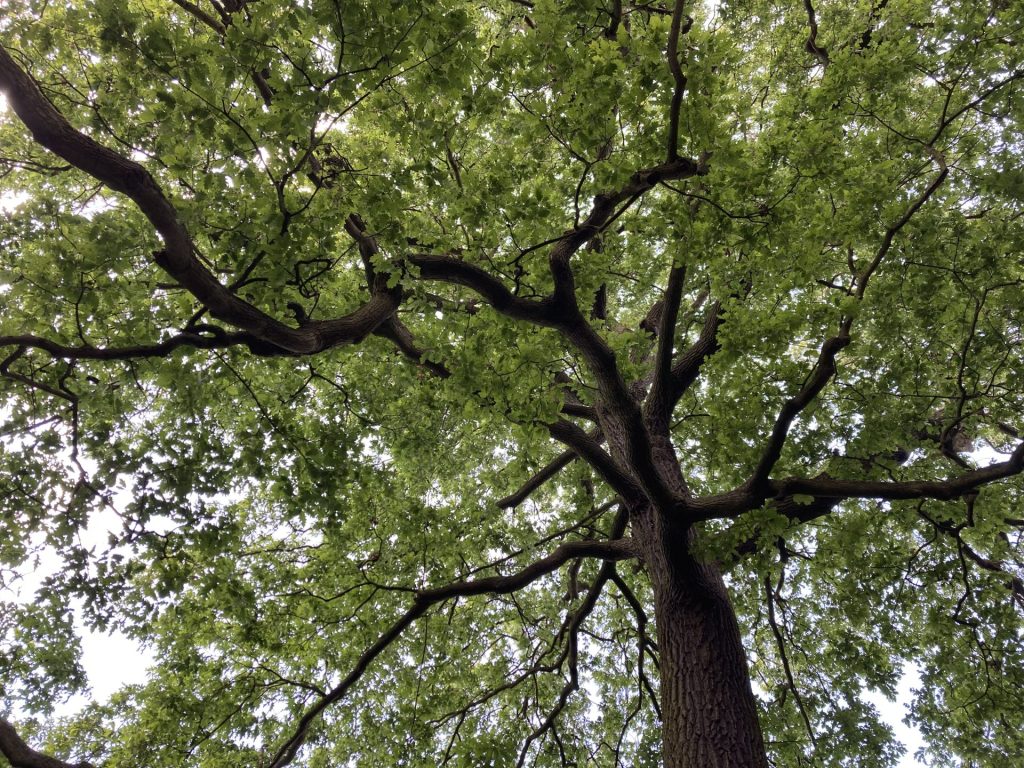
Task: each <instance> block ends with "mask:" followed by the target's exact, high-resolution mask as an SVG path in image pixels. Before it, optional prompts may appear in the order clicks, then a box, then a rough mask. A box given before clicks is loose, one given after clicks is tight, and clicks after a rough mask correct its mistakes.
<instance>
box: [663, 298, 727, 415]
mask: <svg viewBox="0 0 1024 768" xmlns="http://www.w3.org/2000/svg"><path fill="white" fill-rule="evenodd" d="M721 324H722V305H721V303H720V302H717V301H716V302H714V303H713V304H712V305H711V306H710V307H709V308H708V316H707V318H706V319H705V320H704V327H703V328H702V329H701V332H700V336H698V337H697V340H696V341H695V342H694V343H693V344H692V345H691V346H690V348H689V349H687V350H686V351H685V352H684V353H683V354H682V355H681V356H680V357H679V360H678V361H677V362H676V364H675V365H674V366H672V371H671V380H670V382H669V386H668V394H667V399H668V408H669V410H670V411H671V410H672V408H674V407H675V405H676V403H678V402H679V399H680V398H681V397H682V396H683V395H684V394H685V393H686V391H687V390H688V389H689V388H690V386H691V385H692V384H693V382H694V381H696V380H697V376H698V374H699V373H700V368H701V366H702V365H703V364H704V361H705V360H707V359H708V358H709V357H711V355H713V354H714V353H715V352H716V351H718V327H719V326H720V325H721Z"/></svg>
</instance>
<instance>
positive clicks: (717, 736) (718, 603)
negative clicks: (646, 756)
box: [633, 514, 768, 768]
mask: <svg viewBox="0 0 1024 768" xmlns="http://www.w3.org/2000/svg"><path fill="white" fill-rule="evenodd" d="M653 517H654V515H653V514H650V517H648V518H647V519H646V520H642V521H639V520H636V518H634V520H635V521H636V522H639V523H640V524H639V525H636V524H634V529H633V530H634V534H635V535H639V536H640V538H641V539H645V540H646V541H643V542H642V543H641V546H642V549H644V550H646V552H645V555H646V556H645V558H644V559H645V561H646V564H647V567H648V569H649V571H650V576H651V581H652V583H653V586H654V594H655V620H656V623H657V628H658V648H659V656H660V664H661V666H660V678H661V713H662V754H663V759H664V765H665V768H767V767H768V759H767V756H766V754H765V749H764V739H763V737H762V735H761V726H760V723H759V722H758V719H757V707H756V704H755V701H754V694H753V691H752V690H751V687H750V673H749V670H748V668H747V659H746V654H745V652H744V649H743V641H742V638H741V636H740V630H739V625H738V624H737V622H736V614H735V612H734V611H733V608H732V604H731V602H730V600H729V595H728V592H727V590H726V588H725V583H724V582H723V580H722V576H721V573H720V572H719V571H718V569H717V568H716V567H715V566H714V565H710V564H703V563H700V562H698V561H697V560H696V559H695V558H694V557H693V556H692V555H691V554H690V549H691V547H692V544H693V534H692V533H690V532H686V533H681V534H680V535H679V536H677V537H676V541H675V546H672V545H667V544H666V543H665V542H666V538H663V537H660V536H657V534H656V531H657V529H658V528H659V527H660V526H658V525H657V523H655V521H654V520H653V519H652V518H653ZM645 523H646V524H645ZM644 544H646V545H648V546H644Z"/></svg>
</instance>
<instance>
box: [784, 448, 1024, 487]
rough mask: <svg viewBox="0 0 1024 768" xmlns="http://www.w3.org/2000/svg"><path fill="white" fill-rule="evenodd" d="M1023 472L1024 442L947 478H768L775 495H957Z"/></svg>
mask: <svg viewBox="0 0 1024 768" xmlns="http://www.w3.org/2000/svg"><path fill="white" fill-rule="evenodd" d="M1021 472H1024V443H1021V444H1020V445H1018V446H1017V448H1016V449H1015V450H1014V452H1013V453H1012V454H1011V456H1010V458H1009V459H1007V460H1006V461H1001V462H997V463H995V464H990V465H989V466H987V467H982V468H981V469H975V470H972V471H971V472H965V473H964V474H962V475H959V476H957V477H953V478H950V479H948V480H907V481H903V482H892V481H881V480H842V479H838V478H831V477H827V476H821V477H812V478H801V477H790V478H786V479H784V480H772V481H770V482H769V487H770V490H771V493H772V494H774V495H775V496H777V497H786V496H792V495H794V494H805V495H808V496H814V497H824V498H830V499H854V498H860V499H887V500H897V499H944V500H949V499H956V498H959V497H960V496H963V495H964V494H965V493H970V492H971V491H974V490H976V489H977V488H979V487H980V486H983V485H987V484H989V483H994V482H996V481H998V480H1005V479H1006V478H1008V477H1013V476H1014V475H1018V474H1020V473H1021Z"/></svg>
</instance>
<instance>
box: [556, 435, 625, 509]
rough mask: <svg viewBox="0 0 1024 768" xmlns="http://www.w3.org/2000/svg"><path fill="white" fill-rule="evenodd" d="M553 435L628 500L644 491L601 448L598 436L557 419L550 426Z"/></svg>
mask: <svg viewBox="0 0 1024 768" xmlns="http://www.w3.org/2000/svg"><path fill="white" fill-rule="evenodd" d="M548 430H549V431H550V432H551V436H552V437H553V438H555V439H556V440H558V441H560V442H562V443H565V444H566V445H567V446H569V447H570V448H571V449H572V450H573V452H574V453H575V454H576V455H577V456H579V457H580V458H581V459H583V460H584V461H585V462H587V463H588V464H589V465H590V466H592V467H593V468H594V469H595V470H596V471H597V473H598V474H599V475H600V476H601V479H602V480H604V481H605V482H606V483H608V485H609V486H610V487H611V488H612V490H614V491H615V492H616V493H617V494H619V495H620V496H621V497H622V498H623V499H625V500H627V501H635V500H637V499H638V498H639V497H640V496H641V495H642V493H643V492H642V491H641V489H640V488H639V487H637V484H636V482H634V480H633V478H632V477H630V476H629V475H628V474H626V473H625V472H623V471H622V469H621V468H620V467H619V465H618V464H616V463H615V461H614V459H612V457H611V456H610V455H609V454H608V453H607V451H605V450H604V449H603V448H601V444H600V443H599V442H598V440H597V439H596V437H593V436H591V435H588V434H587V433H586V432H584V431H583V430H582V429H581V428H580V427H578V426H576V425H575V424H573V423H572V422H570V421H557V422H555V423H554V424H550V425H549V426H548Z"/></svg>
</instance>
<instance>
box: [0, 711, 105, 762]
mask: <svg viewBox="0 0 1024 768" xmlns="http://www.w3.org/2000/svg"><path fill="white" fill-rule="evenodd" d="M0 754H2V755H3V756H4V757H5V758H7V762H9V763H10V764H11V768H93V766H92V764H91V763H86V762H81V763H66V762H64V761H63V760H58V759H57V758H55V757H51V756H50V755H46V754H43V753H42V752H37V751H36V750H34V749H32V747H30V746H29V745H28V744H26V743H25V740H24V739H22V738H21V736H19V735H18V732H17V731H16V730H15V729H14V726H13V725H11V723H9V722H8V721H7V720H5V719H3V718H0Z"/></svg>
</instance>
